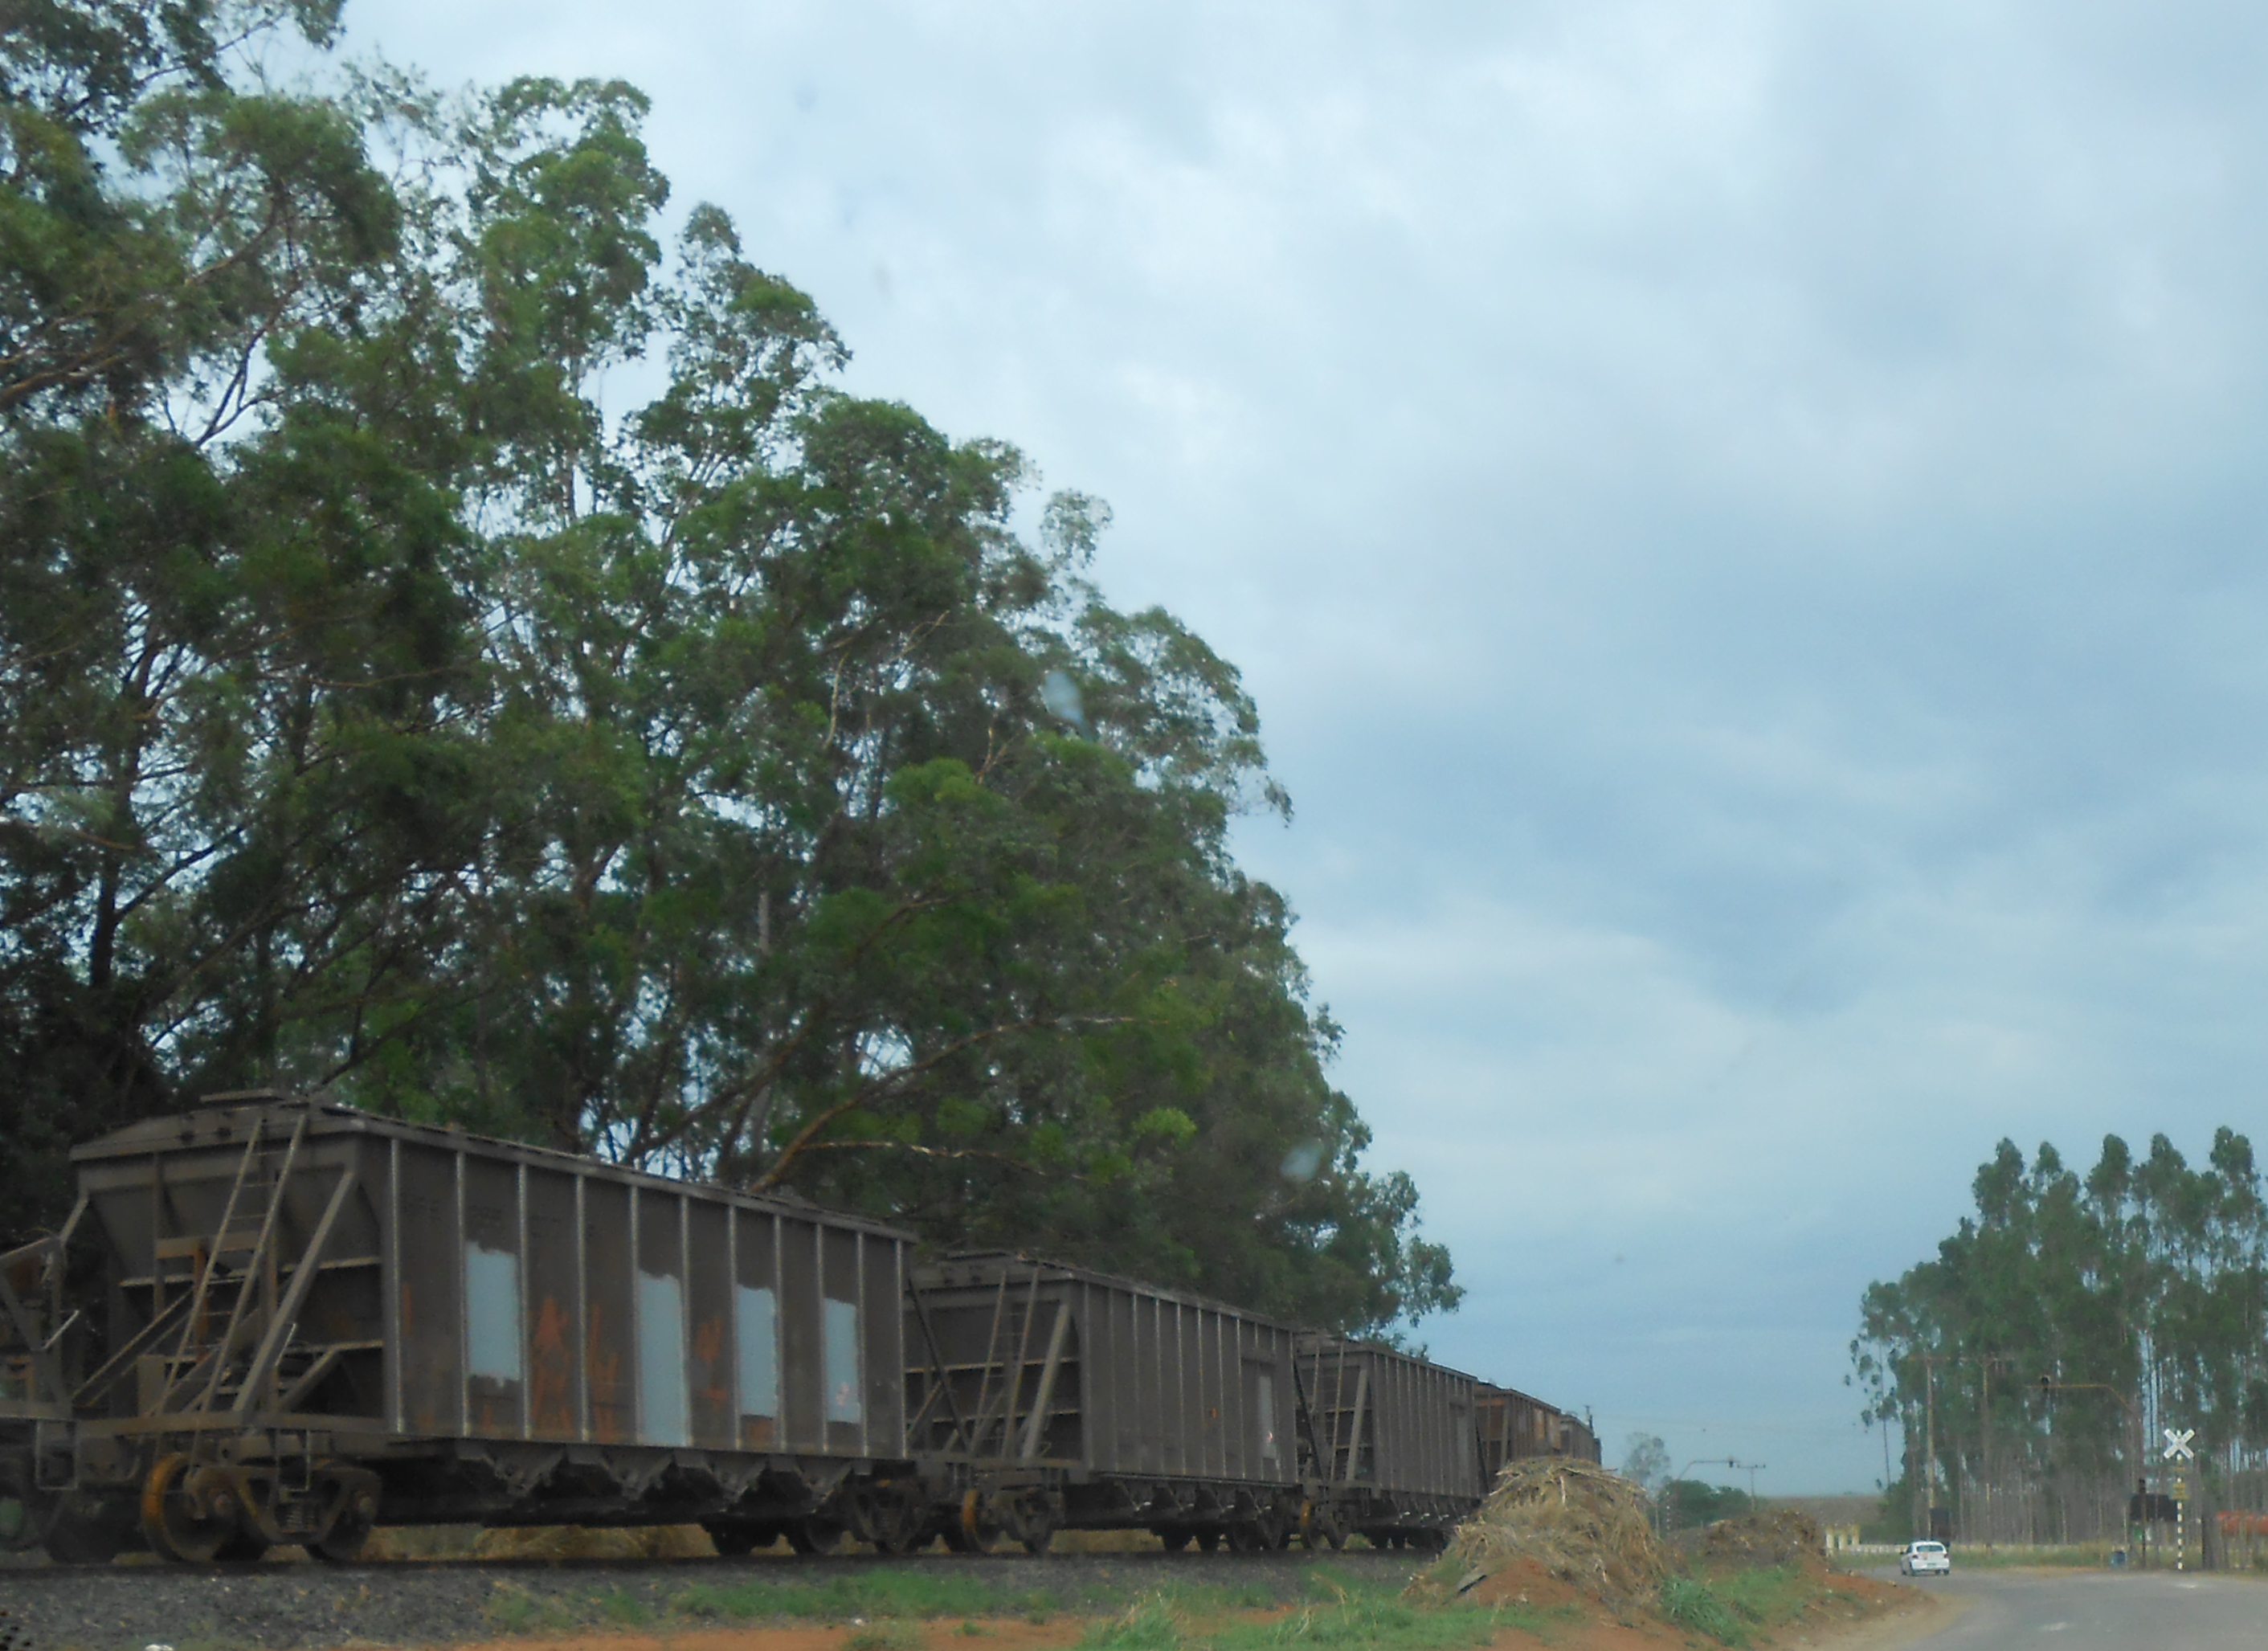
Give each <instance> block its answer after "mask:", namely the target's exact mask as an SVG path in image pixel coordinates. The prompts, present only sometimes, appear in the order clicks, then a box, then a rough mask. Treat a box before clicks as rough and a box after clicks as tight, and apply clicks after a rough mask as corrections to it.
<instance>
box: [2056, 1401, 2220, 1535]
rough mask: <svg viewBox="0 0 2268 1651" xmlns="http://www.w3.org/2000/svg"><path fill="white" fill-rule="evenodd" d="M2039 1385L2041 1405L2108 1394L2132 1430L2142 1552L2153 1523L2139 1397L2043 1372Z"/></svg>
mask: <svg viewBox="0 0 2268 1651" xmlns="http://www.w3.org/2000/svg"><path fill="white" fill-rule="evenodd" d="M2039 1385H2040V1398H2041V1400H2042V1401H2043V1402H2045V1401H2047V1399H2048V1397H2049V1396H2050V1395H2051V1394H2055V1393H2077V1392H2088V1393H2108V1394H2109V1395H2110V1397H2112V1398H2114V1399H2117V1401H2118V1407H2119V1409H2121V1410H2123V1411H2125V1412H2126V1420H2127V1422H2128V1424H2129V1425H2130V1426H2132V1428H2133V1429H2134V1472H2135V1479H2134V1493H2135V1494H2136V1495H2137V1496H2139V1497H2142V1498H2144V1499H2145V1500H2144V1501H2143V1504H2142V1507H2143V1513H2144V1515H2145V1517H2144V1519H2143V1521H2142V1540H2143V1544H2144V1546H2145V1549H2146V1551H2147V1547H2148V1545H2149V1542H2150V1528H2151V1527H2152V1526H2153V1525H2154V1523H2156V1521H2154V1519H2151V1518H2150V1517H2148V1515H2149V1514H2150V1513H2151V1511H2152V1509H2151V1505H2150V1503H2149V1501H2148V1500H2147V1498H2148V1496H2149V1491H2150V1481H2149V1478H2148V1466H2147V1463H2146V1462H2145V1460H2144V1450H2143V1445H2142V1404H2141V1396H2140V1395H2139V1394H2137V1395H2135V1396H2134V1397H2132V1398H2129V1397H2127V1396H2126V1395H2125V1394H2124V1392H2122V1391H2121V1390H2120V1389H2117V1388H2115V1387H2112V1386H2111V1385H2110V1383H2109V1382H2058V1381H2057V1380H2056V1379H2055V1378H2054V1377H2053V1376H2051V1375H2048V1374H2047V1372H2046V1371H2044V1370H2043V1371H2042V1372H2041V1373H2040V1383H2039ZM2193 1436H2194V1435H2193V1434H2183V1435H2182V1438H2181V1441H2180V1443H2181V1446H2182V1448H2183V1449H2184V1451H2186V1448H2187V1446H2188V1443H2189V1441H2190V1439H2191V1437H2193ZM2166 1442H2167V1444H2168V1446H2169V1447H2171V1446H2173V1445H2174V1443H2175V1440H2174V1435H2173V1433H2172V1431H2171V1430H2170V1429H2169V1430H2168V1431H2167V1434H2166ZM2166 1459H2167V1460H2168V1461H2169V1462H2170V1461H2172V1460H2173V1459H2174V1453H2173V1450H2172V1449H2171V1448H2169V1449H2168V1451H2167V1453H2166ZM2184 1494H2186V1486H2184ZM2176 1507H2179V1508H2182V1509H2183V1511H2184V1512H2185V1511H2186V1508H2185V1507H2184V1505H2183V1504H2181V1503H2176ZM2185 1523H2186V1522H2185V1521H2183V1520H2182V1519H2180V1518H2179V1517H2178V1516H2177V1517H2176V1526H2177V1527H2178V1526H2181V1525H2183V1524H2185ZM2184 1546H2186V1543H2184ZM2174 1568H2175V1569H2176V1570H2177V1571H2178V1570H2180V1569H2181V1558H2180V1551H2176V1558H2175V1560H2174Z"/></svg>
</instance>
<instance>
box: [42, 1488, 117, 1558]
mask: <svg viewBox="0 0 2268 1651" xmlns="http://www.w3.org/2000/svg"><path fill="white" fill-rule="evenodd" d="M33 1516H34V1517H35V1518H37V1519H38V1520H39V1522H40V1546H41V1547H42V1548H45V1549H46V1550H47V1553H48V1558H49V1559H53V1560H54V1561H55V1563H56V1564H57V1565H108V1564H109V1563H110V1562H111V1561H112V1560H113V1559H116V1558H117V1557H118V1556H119V1555H120V1554H122V1553H123V1552H124V1551H126V1546H127V1542H128V1536H127V1533H126V1531H125V1530H123V1529H121V1528H120V1524H119V1522H118V1521H117V1520H115V1519H106V1518H104V1517H103V1516H102V1515H101V1514H100V1513H99V1511H96V1510H94V1509H91V1508H86V1507H80V1506H78V1503H77V1498H75V1497H70V1496H63V1497H58V1498H56V1499H55V1500H54V1501H53V1502H52V1503H50V1504H49V1505H48V1506H47V1507H40V1506H39V1504H37V1503H34V1504H33Z"/></svg>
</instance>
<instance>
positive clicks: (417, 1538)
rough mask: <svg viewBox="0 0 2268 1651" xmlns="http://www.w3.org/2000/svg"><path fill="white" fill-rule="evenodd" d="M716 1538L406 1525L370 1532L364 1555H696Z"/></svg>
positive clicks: (669, 1528)
mask: <svg viewBox="0 0 2268 1651" xmlns="http://www.w3.org/2000/svg"><path fill="white" fill-rule="evenodd" d="M716 1552H717V1548H716V1544H713V1543H711V1541H710V1540H709V1533H708V1532H707V1531H705V1530H703V1529H701V1527H700V1526H698V1525H634V1526H621V1527H613V1526H591V1525H529V1526H524V1527H499V1528H498V1529H494V1530H484V1529H482V1528H481V1527H480V1526H478V1525H405V1526H399V1527H392V1528H386V1529H379V1530H376V1531H373V1532H372V1533H371V1539H370V1545H369V1546H368V1547H367V1548H365V1549H364V1551H363V1557H364V1558H365V1559H544V1560H552V1561H570V1560H576V1559H711V1558H714V1557H715V1555H716Z"/></svg>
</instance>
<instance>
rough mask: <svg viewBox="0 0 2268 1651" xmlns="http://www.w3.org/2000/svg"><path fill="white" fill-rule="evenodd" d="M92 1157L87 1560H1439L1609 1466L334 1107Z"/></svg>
mask: <svg viewBox="0 0 2268 1651" xmlns="http://www.w3.org/2000/svg"><path fill="white" fill-rule="evenodd" d="M73 1159H74V1161H75V1165H76V1168H77V1177H78V1184H79V1194H80V1196H79V1198H78V1201H77V1205H76V1206H75V1207H74V1209H73V1211H72V1213H71V1216H70V1220H69V1222H68V1223H67V1224H66V1226H65V1227H64V1228H63V1230H62V1231H61V1232H60V1233H58V1234H55V1235H52V1236H49V1237H47V1238H43V1239H41V1240H40V1241H38V1242H34V1243H32V1244H28V1245H26V1246H24V1247H23V1248H21V1249H17V1250H15V1251H13V1252H11V1253H9V1254H7V1255H4V1256H0V1497H12V1498H15V1499H17V1500H20V1501H21V1502H22V1503H23V1504H24V1505H25V1507H26V1508H27V1510H29V1511H30V1513H31V1514H32V1515H33V1518H32V1520H31V1521H30V1522H28V1525H27V1528H26V1529H27V1534H28V1535H30V1536H32V1537H36V1538H38V1539H40V1540H43V1541H44V1542H45V1544H46V1545H47V1547H48V1551H49V1552H50V1553H51V1554H52V1555H53V1556H54V1557H55V1558H57V1559H63V1560H66V1561H73V1562H92V1561H99V1560H103V1559H109V1558H111V1557H113V1556H114V1554H116V1553H117V1552H118V1551H121V1550H122V1548H123V1547H125V1546H128V1545H134V1544H147V1545H149V1546H150V1547H151V1548H153V1549H155V1550H156V1551H158V1552H159V1553H160V1554H162V1555H165V1556H167V1557H170V1558H173V1559H180V1560H188V1561H192V1562H209V1561H211V1560H214V1559H248V1558H253V1557H256V1556H257V1555H258V1554H259V1553H260V1552H261V1551H264V1550H265V1549H266V1548H268V1547H269V1546H270V1545H274V1544H283V1543H292V1544H300V1545H302V1546H305V1547H306V1548H308V1549H309V1550H310V1551H313V1552H314V1553H315V1554H316V1555H317V1556H318V1557H320V1558H325V1559H335V1560H343V1559H351V1558H352V1557H353V1556H354V1555H355V1554H356V1553H357V1551H359V1550H360V1548H361V1546H362V1544H364V1542H365V1540H366V1538H367V1537H368V1535H369V1533H370V1531H371V1530H372V1528H373V1527H374V1526H376V1525H379V1524H409V1523H419V1524H422V1523H441V1522H482V1523H488V1524H510V1525H535V1524H568V1523H572V1524H583V1525H596V1524H618V1525H619V1524H646V1523H654V1524H659V1523H684V1522H698V1523H700V1524H701V1525H703V1527H704V1528H705V1529H707V1530H708V1531H709V1533H710V1535H711V1537H712V1538H713V1540H714V1541H715V1543H716V1545H717V1547H718V1551H720V1552H723V1553H725V1554H728V1555H729V1554H736V1553H745V1552H747V1551H751V1550H753V1549H754V1548H755V1547H757V1546H759V1545H770V1544H773V1543H774V1542H776V1541H777V1540H779V1539H781V1538H784V1539H785V1540H786V1541H788V1542H789V1543H790V1544H792V1545H793V1546H795V1547H797V1548H799V1549H801V1550H803V1551H817V1550H820V1549H822V1548H826V1547H830V1546H832V1545H833V1544H835V1543H836V1541H837V1540H838V1539H839V1537H841V1536H842V1535H843V1533H844V1532H845V1531H848V1532H850V1533H851V1534H854V1535H856V1536H857V1537H859V1538H860V1539H861V1540H863V1541H865V1542H867V1543H869V1544H873V1546H875V1547H877V1548H879V1549H880V1550H882V1551H886V1552H904V1551H909V1550H910V1549H912V1548H914V1547H917V1546H918V1545H921V1544H924V1543H926V1542H928V1541H930V1540H932V1538H934V1537H943V1538H944V1539H945V1540H946V1543H947V1544H949V1545H951V1546H954V1547H955V1548H959V1549H962V1550H976V1549H981V1548H983V1547H985V1546H987V1545H989V1544H990V1543H991V1542H992V1541H993V1540H994V1539H995V1538H997V1537H1000V1536H1002V1535H1004V1534H1005V1536H1007V1537H1011V1538H1013V1539H1014V1540H1016V1541H1019V1542H1020V1543H1022V1544H1023V1545H1024V1546H1025V1547H1026V1548H1027V1549H1028V1550H1030V1551H1033V1552H1035V1553H1038V1552H1041V1551H1045V1549H1046V1548H1047V1547H1048V1546H1049V1542H1050V1540H1051V1539H1052V1537H1053V1536H1054V1533H1055V1532H1056V1531H1057V1530H1058V1529H1064V1528H1071V1529H1150V1530H1152V1531H1154V1532H1155V1533H1156V1534H1157V1535H1158V1536H1159V1537H1160V1539H1161V1540H1162V1541H1163V1542H1164V1543H1165V1544H1166V1545H1167V1547H1168V1548H1183V1547H1187V1546H1188V1545H1189V1544H1191V1543H1195V1544H1197V1545H1198V1546H1199V1547H1202V1548H1204V1549H1206V1550H1211V1549H1215V1548H1218V1547H1219V1546H1221V1545H1223V1544H1226V1545H1227V1546H1229V1547H1231V1548H1233V1549H1239V1550H1246V1551H1260V1550H1265V1549H1270V1548H1276V1547H1280V1546H1282V1545H1284V1544H1285V1543H1286V1542H1287V1541H1288V1540H1289V1539H1290V1538H1291V1537H1292V1535H1293V1534H1295V1533H1297V1534H1300V1535H1303V1536H1304V1537H1305V1538H1306V1540H1307V1543H1308V1544H1310V1545H1311V1546H1331V1547H1337V1546H1338V1545H1340V1544H1343V1543H1344V1541H1345V1540H1346V1539H1347V1537H1349V1536H1350V1535H1351V1534H1354V1533H1356V1532H1360V1533H1361V1534H1363V1535H1365V1536H1366V1537H1368V1538H1369V1540H1370V1541H1371V1542H1373V1544H1379V1545H1387V1546H1403V1545H1414V1546H1419V1547H1426V1548H1432V1547H1438V1546H1440V1544H1441V1543H1442V1542H1443V1541H1444V1540H1446V1537H1447V1532H1448V1530H1449V1529H1450V1528H1451V1527H1452V1526H1454V1523H1455V1522H1456V1521H1457V1520H1458V1519H1460V1518H1462V1516H1463V1515H1465V1514H1466V1513H1467V1512H1468V1511H1469V1510H1470V1509H1471V1508H1472V1507H1474V1506H1476V1504H1477V1502H1478V1500H1479V1497H1480V1494H1481V1493H1482V1490H1483V1488H1484V1485H1485V1484H1486V1483H1487V1481H1488V1480H1489V1479H1490V1478H1492V1477H1493V1475H1494V1474H1495V1473H1496V1472H1497V1471H1498V1470H1500V1469H1501V1467H1502V1466H1503V1465H1504V1463H1506V1461H1509V1460H1511V1459H1513V1458H1514V1457H1517V1456H1523V1455H1531V1454H1541V1453H1546V1452H1550V1453H1557V1454H1565V1455H1571V1456H1583V1457H1586V1458H1587V1459H1588V1460H1592V1461H1596V1460H1597V1459H1598V1444H1597V1440H1596V1438H1595V1435H1594V1434H1593V1433H1592V1432H1591V1430H1590V1428H1589V1427H1588V1426H1587V1423H1585V1422H1583V1421H1581V1420H1579V1419H1575V1418H1574V1417H1572V1416H1570V1415H1568V1414H1566V1413H1565V1412H1563V1411H1557V1410H1555V1409H1553V1408H1552V1407H1550V1406H1549V1405H1546V1404H1543V1403H1542V1402H1541V1401H1539V1400H1535V1399H1533V1398H1530V1397H1528V1396H1527V1395H1525V1394H1521V1393H1519V1392H1517V1391H1516V1390H1514V1389H1508V1388H1497V1387H1491V1386H1487V1385H1484V1384H1478V1383H1476V1382H1474V1380H1473V1379H1472V1378H1471V1377H1469V1376H1467V1375H1462V1374H1461V1373H1459V1372H1456V1371H1454V1370H1448V1369H1446V1368H1444V1367H1440V1366H1439V1365H1435V1364H1433V1363H1432V1362H1430V1361H1429V1360H1424V1359H1420V1358H1416V1357H1413V1356H1411V1355H1410V1354H1408V1353H1405V1352H1400V1351H1398V1350H1396V1349H1394V1348H1391V1347H1388V1346H1384V1345H1380V1344H1377V1343H1374V1342H1366V1341H1361V1340H1357V1339H1351V1338H1344V1337H1338V1336H1331V1335H1326V1334H1322V1333H1320V1332H1316V1331H1312V1330H1300V1329H1298V1328H1296V1327H1294V1326H1291V1325H1287V1324H1285V1323H1280V1322H1278V1321H1276V1320H1273V1319H1270V1318H1269V1317H1267V1316H1263V1315H1258V1314H1253V1313H1248V1312H1244V1311H1241V1310H1240V1309H1238V1308H1233V1307H1229V1306H1226V1305H1224V1304H1222V1303H1219V1302H1217V1301H1208V1300H1205V1299H1204V1298H1203V1297H1200V1296H1196V1295H1192V1294H1187V1293H1184V1292H1181V1291H1176V1290H1170V1289H1161V1288H1159V1287H1156V1286H1151V1285H1146V1284H1142V1283H1139V1282H1137V1281H1135V1280H1131V1279H1122V1278H1117V1277H1114V1276H1112V1275H1109V1274H1107V1273H1103V1272H1098V1271H1093V1270H1090V1269H1086V1268H1081V1267H1076V1266H1068V1265H1063V1264H1056V1263H1051V1262H1046V1261H1035V1260H1033V1259H1030V1258H1028V1257H1022V1256H1018V1255H1011V1254H1008V1253H1005V1252H998V1251H995V1252H984V1253H979V1254H968V1255H960V1256H954V1257H946V1258H945V1259H943V1260H940V1261H938V1262H934V1263H932V1264H928V1265H924V1266H921V1267H916V1266H914V1265H913V1263H912V1257H911V1245H912V1242H913V1241H912V1237H911V1235H909V1234H907V1233H904V1232H902V1231H899V1230H896V1229H895V1228H893V1227H888V1226H887V1225H884V1224H880V1223H877V1222H873V1221H869V1220H862V1219H859V1218H857V1217H853V1216H849V1215H844V1214H841V1213H837V1212H829V1211H824V1210H821V1209H817V1208H815V1207H814V1206H812V1205H807V1204H805V1203H802V1202H800V1201H799V1200H796V1199H793V1198H760V1197H753V1196H749V1195H746V1194H741V1193H736V1192H733V1191H729V1190H725V1189H721V1188H717V1187H711V1186H703V1185H698V1184H694V1183H685V1182H681V1181H674V1180H669V1179H666V1178H664V1177H661V1176H651V1175H645V1174H641V1173H638V1172H636V1171H631V1170H626V1169H622V1168H619V1167H616V1166H613V1165H608V1164H603V1163H600V1162H596V1161H592V1160H588V1159H585V1158H580V1157H577V1156H574V1155H571V1154H568V1153H557V1152H550V1151H546V1150H544V1149H542V1148H539V1147H533V1146H522V1145H519V1144H517V1143H512V1142H505V1141H497V1140H490V1139H482V1138H481V1137H477V1136H473V1135H469V1134H467V1133H465V1132H463V1131H459V1130H456V1129H453V1128H438V1127H432V1126H427V1125H421V1124H410V1123H405V1122H401V1121H399V1120H395V1119H390V1118H381V1117H374V1116H372V1115H370V1114H367V1113H364V1112H360V1111H358V1110H356V1109H353V1108H350V1107H344V1106H339V1105H335V1104H332V1103H329V1102H324V1101H321V1100H320V1099H311V1098H307V1097H291V1096H284V1095H275V1094H269V1093H265V1092H262V1093H258V1094H247V1095H235V1096H215V1097H211V1098H210V1099H209V1101H208V1102H207V1103H206V1104H205V1105H203V1107H201V1108H200V1109H197V1110H195V1111H194V1112H191V1113H188V1114H186V1115H182V1116H179V1117H168V1118H163V1119H156V1120H151V1121H148V1122H145V1123H143V1124H136V1125H135V1126H133V1127H131V1128H129V1129H126V1130H122V1131H117V1132H116V1133H114V1134H112V1135H108V1136H105V1137H103V1138H101V1139H98V1140H95V1141H92V1142H90V1143H88V1144H87V1145H85V1146H82V1147H80V1148H78V1149H77V1151H76V1152H75V1153H74V1154H73Z"/></svg>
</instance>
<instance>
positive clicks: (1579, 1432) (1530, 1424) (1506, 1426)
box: [1473, 1382, 1599, 1483]
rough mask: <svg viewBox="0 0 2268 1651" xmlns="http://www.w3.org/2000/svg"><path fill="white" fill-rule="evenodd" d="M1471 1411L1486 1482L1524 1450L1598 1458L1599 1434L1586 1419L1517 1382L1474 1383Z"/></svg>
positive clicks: (1590, 1459)
mask: <svg viewBox="0 0 2268 1651" xmlns="http://www.w3.org/2000/svg"><path fill="white" fill-rule="evenodd" d="M1473 1415H1474V1421H1475V1430H1476V1434H1478V1442H1479V1445H1480V1466H1481V1478H1482V1480H1483V1482H1484V1483H1487V1482H1489V1481H1492V1480H1493V1479H1494V1478H1496V1476H1497V1475H1498V1474H1499V1473H1501V1472H1502V1471H1504V1469H1505V1465H1506V1463H1511V1462H1516V1461H1519V1460H1520V1459H1521V1458H1522V1457H1525V1456H1572V1457H1575V1458H1576V1459H1578V1460H1580V1461H1583V1462H1593V1463H1595V1462H1596V1461H1598V1460H1599V1441H1598V1437H1597V1435H1596V1434H1594V1433H1593V1432H1592V1431H1591V1429H1590V1426H1589V1425H1588V1424H1587V1423H1586V1422H1585V1421H1583V1420H1582V1419H1580V1418H1579V1417H1576V1416H1572V1415H1570V1414H1569V1413H1568V1412H1567V1411H1563V1410H1560V1409H1558V1408H1557V1407H1556V1406H1554V1405H1550V1404H1545V1403H1544V1402H1543V1400H1542V1399H1539V1398H1536V1397H1533V1396H1532V1395H1529V1394H1526V1393H1522V1392H1521V1391H1520V1389H1517V1388H1505V1387H1495V1386H1492V1385H1491V1384H1490V1383H1488V1382H1482V1383H1480V1384H1479V1385H1478V1386H1477V1387H1476V1389H1474V1397H1473Z"/></svg>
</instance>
